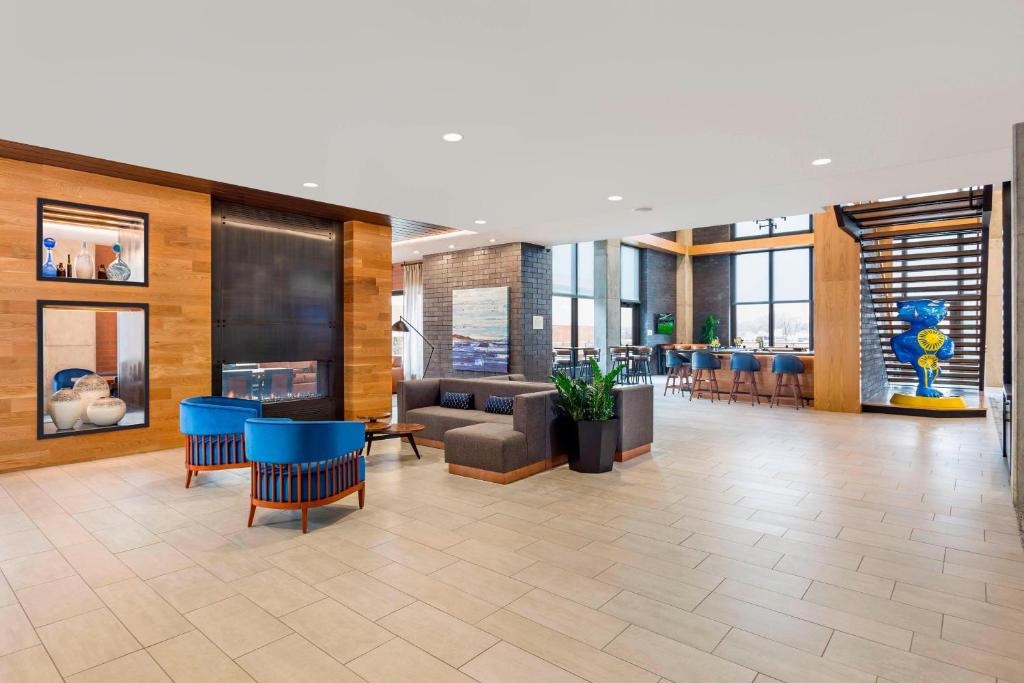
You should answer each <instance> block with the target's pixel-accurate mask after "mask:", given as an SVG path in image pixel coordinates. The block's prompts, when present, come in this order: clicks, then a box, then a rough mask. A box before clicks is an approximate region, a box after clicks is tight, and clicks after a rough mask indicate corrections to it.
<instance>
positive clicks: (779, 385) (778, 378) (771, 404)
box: [768, 375, 782, 408]
mask: <svg viewBox="0 0 1024 683" xmlns="http://www.w3.org/2000/svg"><path fill="white" fill-rule="evenodd" d="M781 389H782V375H775V388H774V389H773V390H772V398H771V401H769V403H768V407H769V408H774V407H775V405H776V403H777V402H778V400H779V391H780V390H781Z"/></svg>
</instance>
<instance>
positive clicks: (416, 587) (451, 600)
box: [371, 564, 498, 624]
mask: <svg viewBox="0 0 1024 683" xmlns="http://www.w3.org/2000/svg"><path fill="white" fill-rule="evenodd" d="M371 576H372V577H373V578H375V579H378V580H380V581H383V582H384V583H386V584H388V585H389V586H391V587H392V588H396V589H398V590H400V591H402V592H403V593H405V594H406V595H411V596H412V597H414V598H416V599H418V600H422V601H423V602H425V603H427V604H428V605H431V606H433V607H436V608H438V609H439V610H442V611H444V612H447V613H448V614H451V615H452V616H453V617H456V618H458V619H461V620H462V621H465V622H468V623H470V624H475V623H476V622H478V621H480V620H481V619H483V618H484V617H486V616H487V615H488V614H490V613H492V612H494V611H495V610H496V609H498V606H497V605H494V604H491V603H490V602H486V601H484V600H481V599H480V598H476V597H473V596H472V595H470V594H468V593H465V592H463V591H461V590H459V589H457V588H455V587H453V586H449V585H448V584H447V583H444V582H443V581H439V580H437V579H435V578H433V577H430V576H423V575H422V574H419V573H417V572H415V571H413V570H411V569H409V568H407V567H403V566H402V565H400V564H391V565H388V566H387V567H382V568H381V569H378V570H377V571H375V572H373V573H372V574H371Z"/></svg>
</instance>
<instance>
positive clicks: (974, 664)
mask: <svg viewBox="0 0 1024 683" xmlns="http://www.w3.org/2000/svg"><path fill="white" fill-rule="evenodd" d="M911 652H913V653H914V654H918V655H921V656H922V657H927V658H929V659H935V660H938V661H940V662H945V663H947V664H953V665H954V666H959V667H962V668H964V669H968V670H970V671H977V672H979V673H983V674H988V675H989V676H994V677H996V678H997V679H999V680H1001V681H1024V661H1021V660H1019V659H1012V658H1010V657H1003V656H1001V655H997V654H993V653H990V652H985V651H983V650H979V649H976V648H973V647H967V646H966V645H958V644H956V643H952V642H950V641H948V640H941V639H939V638H933V637H932V636H926V635H923V634H921V633H915V634H914V644H913V646H912V647H911Z"/></svg>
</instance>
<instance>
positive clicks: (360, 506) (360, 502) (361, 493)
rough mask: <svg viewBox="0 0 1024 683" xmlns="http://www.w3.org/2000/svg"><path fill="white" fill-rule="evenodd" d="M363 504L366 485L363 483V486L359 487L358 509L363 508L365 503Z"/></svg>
mask: <svg viewBox="0 0 1024 683" xmlns="http://www.w3.org/2000/svg"><path fill="white" fill-rule="evenodd" d="M365 504H366V485H365V484H364V485H363V488H361V489H359V509H360V510H362V509H363V505H365Z"/></svg>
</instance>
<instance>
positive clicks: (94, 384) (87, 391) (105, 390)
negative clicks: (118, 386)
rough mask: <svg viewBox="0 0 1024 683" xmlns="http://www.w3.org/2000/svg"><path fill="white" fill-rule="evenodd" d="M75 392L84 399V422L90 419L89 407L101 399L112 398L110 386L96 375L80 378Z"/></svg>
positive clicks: (76, 382) (76, 383)
mask: <svg viewBox="0 0 1024 683" xmlns="http://www.w3.org/2000/svg"><path fill="white" fill-rule="evenodd" d="M75 391H77V392H78V394H79V395H80V396H81V397H82V421H83V422H86V421H88V418H89V406H91V405H92V403H93V401H95V400H96V399H99V398H106V397H107V396H110V385H109V384H107V380H105V379H103V378H102V377H100V376H99V375H97V374H96V373H92V374H90V375H86V376H85V377H79V378H78V379H77V380H76V381H75Z"/></svg>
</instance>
